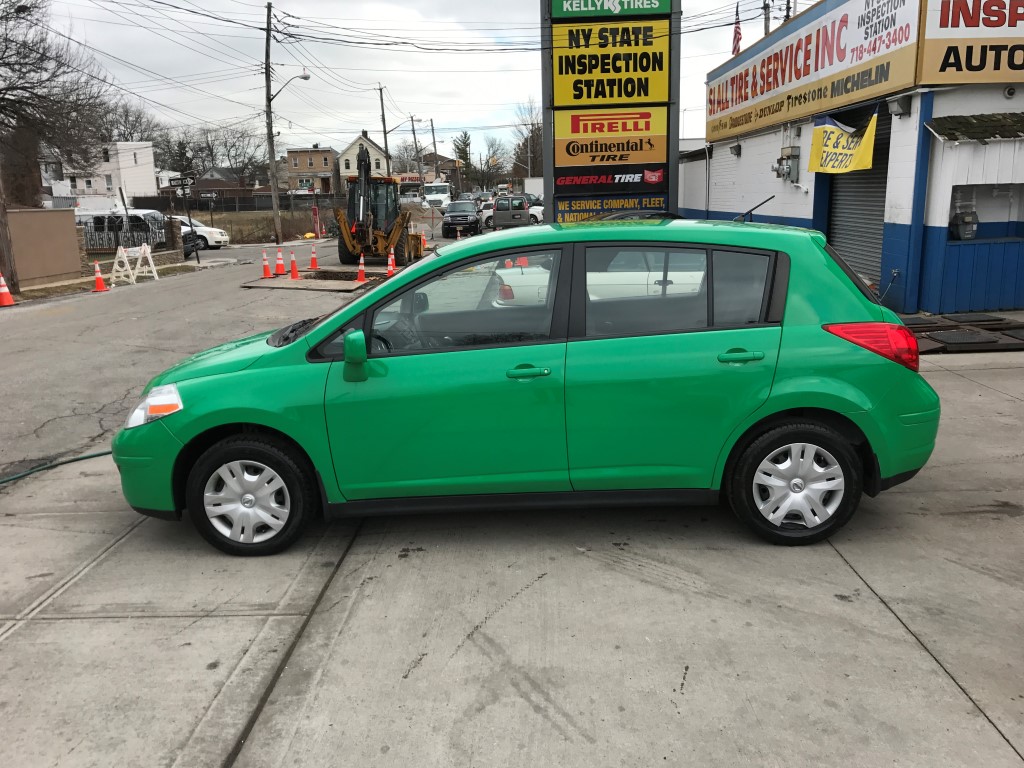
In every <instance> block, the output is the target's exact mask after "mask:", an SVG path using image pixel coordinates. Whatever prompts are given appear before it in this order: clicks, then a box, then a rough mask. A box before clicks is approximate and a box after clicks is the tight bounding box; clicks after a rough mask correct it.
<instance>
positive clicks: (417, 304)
mask: <svg viewBox="0 0 1024 768" xmlns="http://www.w3.org/2000/svg"><path fill="white" fill-rule="evenodd" d="M428 309H430V297H429V296H427V294H425V293H424V292H423V291H416V293H414V294H413V296H412V312H413V314H414V315H418V314H419V313H420V312H426V311H427V310H428Z"/></svg>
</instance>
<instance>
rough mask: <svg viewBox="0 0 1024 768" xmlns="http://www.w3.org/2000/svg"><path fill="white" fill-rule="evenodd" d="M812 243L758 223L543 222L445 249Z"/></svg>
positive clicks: (795, 230)
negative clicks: (609, 243) (623, 243)
mask: <svg viewBox="0 0 1024 768" xmlns="http://www.w3.org/2000/svg"><path fill="white" fill-rule="evenodd" d="M809 239H815V240H818V242H819V243H821V244H824V242H825V236H824V235H823V234H822V233H821V232H817V231H815V230H812V229H803V228H801V227H788V226H782V225H779V224H753V223H742V222H734V221H706V220H698V219H660V220H652V219H633V220H616V221H581V222H578V223H572V224H541V225H535V226H531V227H516V228H513V229H508V230H503V231H500V232H492V233H490V234H486V235H482V236H479V237H472V238H468V239H465V240H462V241H459V242H456V243H449V244H447V245H444V246H442V247H440V248H439V249H438V251H437V254H438V257H439V258H441V259H443V260H444V261H449V260H453V261H454V260H456V259H459V258H463V257H465V256H471V255H473V253H474V252H476V251H480V252H484V251H488V250H492V249H494V248H496V247H502V246H506V247H509V248H519V247H532V246H543V245H554V244H561V243H572V242H591V241H606V240H619V241H622V240H636V241H660V242H664V241H666V240H669V241H672V240H674V241H678V242H680V243H693V244H700V245H703V244H706V245H722V246H734V247H738V248H758V249H762V250H785V249H787V248H788V247H791V246H794V245H796V244H798V243H806V242H807V240H809Z"/></svg>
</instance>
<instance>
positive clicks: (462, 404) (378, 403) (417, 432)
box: [324, 247, 571, 500]
mask: <svg viewBox="0 0 1024 768" xmlns="http://www.w3.org/2000/svg"><path fill="white" fill-rule="evenodd" d="M506 260H512V261H513V262H515V261H519V262H520V263H524V264H527V265H528V266H532V265H543V268H546V269H547V272H546V274H547V279H548V281H549V287H548V289H547V292H546V300H545V301H541V302H532V303H529V304H526V305H521V306H520V305H517V306H505V305H502V304H501V303H500V302H499V301H498V287H499V284H500V280H499V278H498V276H497V275H496V270H497V269H498V268H499V267H500V266H503V265H504V263H505V262H506ZM567 262H568V260H567V259H564V258H563V256H562V249H561V248H560V247H556V248H542V249H534V250H530V251H508V250H505V251H501V252H500V253H497V254H495V255H489V256H486V257H480V258H476V259H473V260H472V261H469V262H460V263H459V264H457V265H455V266H452V267H449V268H446V269H445V270H443V271H442V272H435V273H432V274H429V275H427V276H425V277H424V278H423V279H421V280H420V281H418V282H417V283H415V284H413V285H411V286H409V287H406V288H405V289H403V291H402V292H401V293H399V294H395V295H392V296H389V297H387V298H385V299H382V301H381V302H380V303H378V305H377V306H375V307H374V308H373V309H372V310H370V311H368V312H367V313H366V316H365V318H364V326H363V327H364V332H365V335H366V338H367V343H368V346H369V359H368V361H367V363H366V364H365V365H363V366H359V368H360V369H361V370H363V371H364V372H365V373H364V375H363V377H362V380H357V379H359V378H360V377H358V376H353V375H352V373H353V371H351V370H346V367H345V363H344V362H341V361H338V362H335V363H332V366H331V372H330V376H329V377H328V383H327V389H326V396H325V404H324V405H325V413H326V418H327V429H328V435H329V437H330V443H331V451H332V454H333V457H334V465H335V471H336V473H337V477H338V482H339V486H340V487H341V489H342V492H343V493H344V494H345V497H346V498H347V499H352V500H357V499H375V498H391V497H410V496H444V495H462V494H480V493H515V492H540V491H568V490H571V486H570V485H569V471H568V458H567V454H566V446H565V335H566V327H567V323H568V298H569V297H568V284H569V282H568V281H569V278H570V275H569V271H568V266H567ZM352 367H353V368H354V367H355V366H352Z"/></svg>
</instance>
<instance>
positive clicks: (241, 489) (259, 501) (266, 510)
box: [203, 461, 291, 544]
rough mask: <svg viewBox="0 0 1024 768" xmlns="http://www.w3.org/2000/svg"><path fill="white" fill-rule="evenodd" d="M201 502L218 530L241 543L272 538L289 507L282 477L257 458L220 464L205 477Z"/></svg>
mask: <svg viewBox="0 0 1024 768" xmlns="http://www.w3.org/2000/svg"><path fill="white" fill-rule="evenodd" d="M203 503H204V504H205V506H206V516H207V517H209V518H210V523H211V524H212V525H213V527H214V528H215V529H216V530H217V532H218V533H220V534H221V535H222V536H224V537H225V538H228V539H231V540H232V541H239V542H242V543H244V544H259V543H260V542H261V541H266V540H267V539H272V538H274V536H276V535H277V534H278V533H279V532H280V531H281V529H282V528H284V525H285V523H287V522H288V514H289V512H290V511H291V497H290V496H289V495H288V487H287V486H286V485H285V483H284V480H282V479H281V478H280V476H279V475H278V474H277V473H276V472H275V471H274V470H272V469H271V468H270V467H268V466H267V465H265V464H260V463H259V462H258V461H232V462H229V463H227V464H225V465H223V466H222V467H220V468H219V469H218V470H217V471H216V472H214V473H213V474H212V475H211V476H210V479H209V480H207V481H206V489H205V490H204V492H203Z"/></svg>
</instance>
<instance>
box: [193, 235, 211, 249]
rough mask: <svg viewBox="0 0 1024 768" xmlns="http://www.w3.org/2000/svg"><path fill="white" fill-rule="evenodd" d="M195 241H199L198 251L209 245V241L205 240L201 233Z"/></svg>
mask: <svg viewBox="0 0 1024 768" xmlns="http://www.w3.org/2000/svg"><path fill="white" fill-rule="evenodd" d="M196 241H197V242H198V243H199V250H200V251H205V250H206V249H207V248H209V247H210V241H209V240H207V239H206V238H205V237H203V236H202V235H200V236H199V237H198V238H196Z"/></svg>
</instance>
